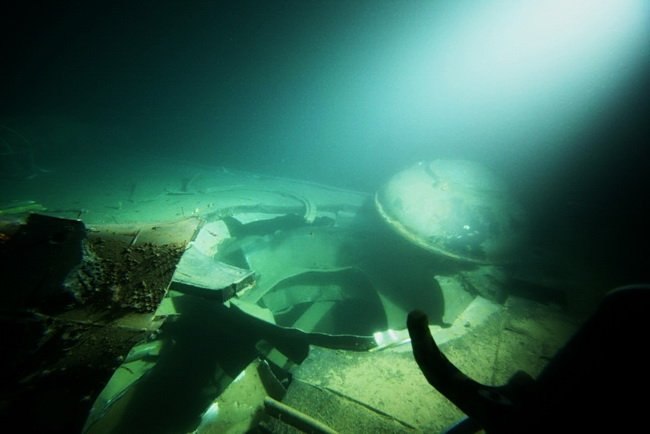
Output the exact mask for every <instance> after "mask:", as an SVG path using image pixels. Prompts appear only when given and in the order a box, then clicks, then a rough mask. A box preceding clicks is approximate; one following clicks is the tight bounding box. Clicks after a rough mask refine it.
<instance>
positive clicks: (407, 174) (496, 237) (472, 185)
mask: <svg viewBox="0 0 650 434" xmlns="http://www.w3.org/2000/svg"><path fill="white" fill-rule="evenodd" d="M375 205H376V207H377V210H378V211H379V213H380V214H381V216H382V217H383V219H384V220H385V221H386V222H387V223H388V224H389V225H390V226H391V227H392V228H393V229H394V230H396V231H397V232H398V233H399V234H400V235H402V236H403V237H405V238H406V239H408V240H409V241H411V242H413V243H415V244H417V245H418V246H421V247H423V248H425V249H427V250H429V251H432V252H435V253H437V254H441V255H443V256H446V257H448V258H452V259H458V260H463V261H469V262H475V263H503V262H509V261H510V260H512V259H513V255H514V254H515V251H516V249H517V247H518V246H520V244H521V241H522V238H523V235H524V227H525V216H524V213H523V211H522V209H521V207H520V206H519V205H518V204H517V203H515V201H514V200H513V199H512V197H511V196H510V194H509V193H508V189H507V187H506V185H505V184H504V182H503V181H501V180H500V179H499V178H498V177H497V176H496V175H495V174H494V173H492V172H491V171H489V170H488V169H487V168H485V167H483V166H481V165H479V164H477V163H473V162H470V161H462V160H434V161H432V162H428V163H427V162H420V163H417V164H416V165H414V166H412V167H410V168H408V169H406V170H404V171H402V172H399V173H397V174H396V175H395V176H393V177H392V178H391V179H390V180H389V181H388V182H387V183H386V184H385V185H384V186H383V187H382V188H381V189H380V190H379V191H378V192H377V194H376V195H375Z"/></svg>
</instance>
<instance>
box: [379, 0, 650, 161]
mask: <svg viewBox="0 0 650 434" xmlns="http://www.w3.org/2000/svg"><path fill="white" fill-rule="evenodd" d="M649 10H650V2H646V1H643V0H600V1H589V0H546V1H522V2H482V3H477V2H471V8H470V7H469V6H468V5H463V6H462V7H454V8H452V9H450V11H451V12H448V13H447V15H446V16H445V17H443V18H440V16H438V17H437V22H438V24H439V25H440V26H443V28H444V29H443V30H442V31H441V30H439V29H435V30H434V29H432V30H429V31H430V32H431V34H432V35H433V34H435V36H431V37H428V36H427V31H420V34H419V36H420V40H421V42H420V43H419V44H418V43H416V44H413V45H411V46H410V47H409V49H408V50H407V51H406V56H405V58H404V59H402V60H401V62H400V63H401V65H402V67H403V72H402V74H401V78H399V79H398V80H397V85H396V86H395V88H394V89H393V91H394V94H393V98H394V99H393V100H392V101H391V103H392V104H391V105H392V107H394V110H392V112H391V113H390V115H391V118H392V119H397V123H398V125H399V127H401V128H402V129H403V130H404V131H405V132H407V134H410V135H411V140H412V141H413V142H415V143H422V144H424V143H427V142H429V143H433V142H436V141H437V142H440V141H442V142H444V141H447V142H448V143H450V144H451V143H453V144H455V145H457V146H460V147H469V148H472V147H478V146H482V147H496V149H495V150H497V151H499V150H508V147H510V148H512V147H513V146H515V148H517V147H518V148H522V145H524V144H525V146H528V147H534V146H535V145H540V143H542V142H544V144H545V145H546V144H548V143H549V142H550V143H553V142H554V141H556V142H557V143H560V142H562V140H561V138H563V137H566V136H569V135H571V134H572V133H575V131H577V130H579V129H580V128H583V127H584V122H586V121H588V120H589V119H591V117H592V115H593V114H594V113H595V112H597V111H598V110H601V109H602V107H603V106H606V105H607V104H608V103H609V102H610V101H611V98H612V96H615V95H616V94H620V93H622V89H623V88H624V87H625V86H629V85H631V84H630V83H629V82H628V80H629V79H630V77H632V76H633V75H634V74H633V72H635V68H636V67H637V66H639V64H640V60H641V59H642V58H643V57H644V56H647V54H648V53H647V51H648V48H647V47H648V42H649V40H650V38H649V37H648V33H649V31H650V19H649V18H650V14H649V13H648V11H649ZM403 31H404V32H407V31H408V30H407V29H404V30H403ZM395 72H396V71H395ZM555 139H557V140H555ZM479 144H480V145H479ZM499 146H500V147H501V148H499ZM532 150H533V151H534V149H532Z"/></svg>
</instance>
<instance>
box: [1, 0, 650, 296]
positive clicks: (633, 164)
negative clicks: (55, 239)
mask: <svg viewBox="0 0 650 434" xmlns="http://www.w3.org/2000/svg"><path fill="white" fill-rule="evenodd" d="M190 5H191V6H190ZM449 5H450V3H449V2H436V4H435V5H433V3H432V2H388V1H386V2H381V1H379V2H378V1H345V2H344V1H340V2H339V1H333V2H329V1H327V2H326V1H282V2H280V1H277V2H275V1H259V2H249V1H236V2H235V1H233V2H208V1H197V2H190V3H185V2H174V1H151V0H148V1H138V2H132V1H114V0H113V1H94V2H87V1H84V2H82V1H65V2H19V3H18V4H16V5H14V6H16V8H17V9H15V10H14V11H13V12H9V11H4V12H3V14H2V18H1V20H2V21H1V30H0V31H1V32H2V42H1V43H2V47H3V48H2V53H3V54H2V68H1V70H0V74H1V80H0V116H2V119H3V123H4V124H6V125H10V126H12V127H16V128H20V129H21V131H23V132H24V133H25V134H26V135H28V136H29V138H30V140H32V142H33V145H34V147H35V150H36V157H37V158H39V159H40V161H41V163H42V164H43V163H47V161H48V160H49V159H56V158H61V155H71V154H78V155H90V156H97V155H101V156H102V157H103V158H107V159H110V158H124V155H131V154H132V155H137V156H138V158H142V156H147V155H148V156H151V158H168V159H179V160H183V161H189V162H193V161H195V162H197V163H201V164H208V165H215V166H225V167H233V168H237V169H243V170H249V171H253V172H260V173H268V174H273V175H279V176H288V177H294V178H301V179H307V180H311V181H317V182H323V183H327V184H331V185H336V186H340V187H345V188H351V189H358V190H364V191H374V190H376V189H377V187H378V186H379V185H380V184H381V183H382V182H383V181H384V180H386V179H387V178H388V177H390V175H391V174H392V173H394V172H395V171H397V170H400V169H401V168H403V167H405V166H408V165H410V164H412V163H413V162H415V161H418V160H430V159H434V158H466V159H471V160H478V161H481V162H483V163H485V164H487V165H489V166H490V167H492V168H494V169H496V170H497V171H499V172H500V173H501V174H502V175H503V176H504V177H505V178H506V179H507V180H508V181H510V183H511V184H512V185H513V187H514V189H515V191H516V193H517V194H518V195H519V196H520V198H521V200H522V201H523V202H524V204H525V205H526V206H527V207H528V208H529V209H530V210H531V218H532V221H533V227H534V228H535V231H534V232H535V234H536V235H537V236H538V241H539V242H542V243H547V244H551V245H553V246H554V247H556V248H563V247H562V246H564V245H568V246H571V247H572V248H573V249H575V252H576V253H575V254H576V255H579V256H582V257H583V259H584V260H585V261H587V262H589V263H592V264H593V267H594V271H596V270H597V269H598V270H602V268H606V269H611V270H612V275H613V277H611V282H612V284H617V283H625V282H632V281H640V280H647V278H648V269H649V268H650V264H649V258H650V255H649V253H648V241H649V237H648V218H647V216H646V213H647V209H648V207H649V203H648V202H649V200H648V197H649V195H648V185H649V182H648V180H647V177H648V168H649V167H648V166H649V164H648V161H649V157H650V151H649V146H648V138H649V137H650V135H649V126H648V113H649V110H648V109H649V107H648V101H649V98H648V96H649V95H650V74H648V72H649V71H650V69H649V68H648V67H647V63H648V62H647V60H648V57H649V56H648V55H647V54H648V53H646V52H643V53H639V56H638V59H635V65H634V67H633V68H632V67H630V68H629V69H630V71H629V72H628V73H626V75H625V77H626V78H625V83H624V84H622V85H620V86H619V87H617V88H616V91H615V92H612V95H610V97H608V98H607V99H606V100H605V102H603V103H602V105H600V106H597V107H596V108H595V109H594V110H591V111H590V112H589V113H590V121H589V122H587V123H584V124H580V125H579V126H578V127H575V128H573V129H571V131H570V132H569V133H565V134H563V133H561V132H560V133H558V128H556V125H552V124H550V123H549V122H545V121H544V120H543V119H542V120H540V122H539V123H536V121H535V116H536V115H535V111H534V109H530V108H529V107H527V108H526V107H524V108H522V110H521V111H522V112H524V115H525V116H524V117H523V118H517V117H514V118H513V119H510V118H508V116H507V115H504V117H503V118H502V119H501V118H499V112H498V110H497V111H496V114H495V115H494V116H495V119H496V122H493V123H491V124H489V125H486V123H485V122H483V121H478V120H477V118H478V116H477V114H481V112H480V110H483V109H481V108H480V107H479V108H476V107H474V105H473V97H472V95H471V93H470V94H469V95H466V94H462V95H461V94H459V95H458V96H457V97H456V96H455V94H454V92H453V91H449V90H447V89H448V87H449V86H447V84H446V83H445V82H444V80H443V79H442V78H441V77H445V76H444V75H436V71H440V70H442V69H444V67H445V65H442V64H441V65H436V64H435V59H436V57H435V54H436V53H438V54H439V55H440V57H441V58H445V57H444V55H442V54H440V53H447V52H452V53H453V52H454V50H455V49H456V47H455V46H453V44H452V45H445V44H446V41H448V39H445V35H446V34H447V33H449V32H451V33H453V31H454V26H455V25H456V24H458V23H461V22H462V16H463V14H464V13H470V12H471V11H470V10H469V6H462V7H461V6H459V7H457V8H456V9H453V10H452V12H449V10H451V9H449V10H447V9H445V8H447V7H449ZM595 31H597V30H595ZM422 35H428V36H429V37H430V38H431V40H430V41H428V40H427V39H426V38H424V37H423V36H422ZM452 40H453V39H452ZM420 44H421V45H420ZM420 46H424V47H428V48H430V50H431V51H430V52H429V51H426V50H423V51H421V52H419V51H418V50H417V49H414V48H413V47H420ZM427 53H433V54H432V58H433V59H434V64H433V66H431V70H427V71H433V76H432V80H433V81H434V82H435V84H436V85H439V86H440V94H441V95H442V96H441V97H440V100H437V99H436V95H437V93H436V92H437V91H432V92H430V93H427V95H429V96H430V97H431V101H433V102H432V104H433V108H432V109H431V110H432V113H433V114H432V115H431V116H430V117H429V118H427V117H426V116H424V117H423V118H419V117H418V116H420V115H421V114H422V112H423V111H424V112H426V107H425V106H424V105H422V104H423V103H422V98H423V97H421V96H420V95H419V92H418V89H417V86H416V85H414V84H412V83H414V82H413V81H412V80H410V78H409V75H408V73H409V71H411V70H412V69H413V68H415V66H413V65H411V64H409V60H413V59H421V58H422V57H426V56H427ZM452 66H453V65H452ZM489 66H490V65H486V67H487V68H488V69H489ZM621 68H624V66H622V67H621ZM462 72H463V71H458V73H459V74H460V73H462ZM404 74H406V78H404V77H403V76H402V75H404ZM440 74H442V73H440ZM454 74H455V71H452V72H451V76H453V75H454ZM416 75H417V74H416ZM479 78H480V76H478V78H477V80H478V79H479ZM436 80H437V81H436ZM470 83H471V80H470ZM485 86H490V83H489V82H488V83H485ZM530 87H535V86H534V85H533V86H530ZM597 87H598V86H596V85H595V86H594V88H593V89H591V88H587V89H586V91H585V92H589V91H596V90H597ZM469 89H470V90H471V89H473V87H472V86H469ZM461 90H462V89H461ZM543 91H544V89H542V90H541V92H543ZM497 93H498V90H497ZM572 97H573V95H571V94H570V93H568V94H564V95H558V97H557V102H555V100H551V101H550V102H549V103H548V104H549V106H551V108H550V109H549V108H548V107H546V108H545V110H549V111H550V112H552V111H553V106H554V105H555V104H556V103H557V107H558V109H560V108H561V107H562V105H563V104H566V100H567V99H568V100H569V101H570V100H571V98H572ZM463 98H464V99H463ZM458 101H461V103H460V104H456V103H458ZM489 101H490V100H489V99H488V102H489ZM454 104H456V105H454ZM447 108H449V110H448V111H447ZM485 110H487V111H489V110H490V108H489V107H488V108H487V109H485ZM526 110H530V112H526ZM516 112H517V108H516V107H514V108H513V110H512V113H516ZM509 113H510V112H509ZM567 113H569V115H570V114H571V113H573V112H571V111H569V112H567ZM425 115H426V113H425ZM522 116H523V115H522ZM522 119H523V121H522ZM519 121H521V122H519ZM562 121H564V122H568V123H571V122H572V121H571V120H570V119H569V120H567V119H563V120H562ZM481 122H482V123H481Z"/></svg>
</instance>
